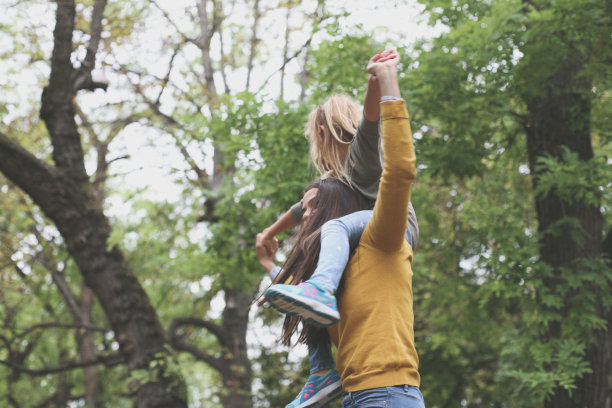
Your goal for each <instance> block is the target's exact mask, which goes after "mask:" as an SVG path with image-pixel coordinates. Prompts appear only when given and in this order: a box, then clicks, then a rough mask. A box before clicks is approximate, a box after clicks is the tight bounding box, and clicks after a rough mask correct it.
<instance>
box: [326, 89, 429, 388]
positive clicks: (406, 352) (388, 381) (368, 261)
mask: <svg viewBox="0 0 612 408" xmlns="http://www.w3.org/2000/svg"><path fill="white" fill-rule="evenodd" d="M381 117H382V138H383V152H384V158H385V161H384V168H383V173H382V176H381V181H380V190H379V194H378V199H377V200H376V204H375V206H374V215H373V217H372V219H371V220H370V222H369V223H368V225H367V226H366V229H365V231H364V232H363V235H362V236H361V241H360V242H359V246H358V247H357V250H356V252H355V253H354V255H353V256H352V257H351V259H350V261H349V264H348V266H347V268H346V270H345V272H344V283H343V285H342V286H341V288H340V290H339V292H338V308H339V311H340V321H339V323H338V324H337V325H336V326H334V327H332V328H330V329H329V331H330V335H331V337H332V340H333V341H334V342H335V343H336V345H337V347H338V354H337V358H336V367H337V369H338V372H339V373H340V376H341V378H342V385H343V388H344V390H345V391H358V390H364V389H369V388H378V387H385V386H393V385H400V384H408V385H414V386H419V384H420V376H419V372H418V364H419V358H418V355H417V352H416V349H415V346H414V313H413V308H412V299H413V298H412V266H411V265H412V260H413V256H414V255H413V252H412V248H411V247H410V245H409V244H408V243H407V242H406V239H405V238H404V233H405V231H406V227H407V222H408V221H407V220H408V203H409V201H410V187H411V184H412V182H413V181H414V180H415V178H416V167H415V162H416V156H415V153H414V146H413V144H412V133H411V131H410V123H409V118H408V112H407V110H406V105H405V102H404V101H403V100H395V101H386V102H382V103H381Z"/></svg>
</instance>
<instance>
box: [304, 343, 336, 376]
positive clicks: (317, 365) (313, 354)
mask: <svg viewBox="0 0 612 408" xmlns="http://www.w3.org/2000/svg"><path fill="white" fill-rule="evenodd" d="M308 362H309V363H310V374H314V373H316V372H319V371H321V370H327V369H331V368H335V367H336V362H335V361H334V356H333V355H332V351H331V343H330V342H329V341H328V342H326V343H319V344H317V345H314V346H309V347H308Z"/></svg>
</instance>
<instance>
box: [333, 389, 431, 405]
mask: <svg viewBox="0 0 612 408" xmlns="http://www.w3.org/2000/svg"><path fill="white" fill-rule="evenodd" d="M379 407H380V408H425V400H424V399H423V394H421V390H419V388H418V387H414V386H411V385H396V386H393V387H381V388H371V389H368V390H361V391H354V392H349V393H347V394H345V396H344V399H343V400H342V408H379Z"/></svg>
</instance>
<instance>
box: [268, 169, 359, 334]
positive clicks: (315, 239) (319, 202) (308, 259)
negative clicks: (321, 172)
mask: <svg viewBox="0 0 612 408" xmlns="http://www.w3.org/2000/svg"><path fill="white" fill-rule="evenodd" d="M313 188H316V189H318V192H317V195H316V196H315V197H314V198H313V200H312V201H311V204H312V209H313V213H312V215H311V216H310V217H309V218H308V220H307V222H303V223H302V226H301V228H300V229H299V231H298V232H297V236H296V238H295V244H294V245H293V248H291V250H290V252H289V255H288V256H287V260H286V261H285V263H284V265H283V276H282V277H281V278H280V281H285V280H286V279H288V278H289V277H291V284H293V285H297V284H299V283H300V282H303V281H305V280H307V279H308V278H310V276H311V275H312V273H313V272H314V270H315V268H316V266H317V262H318V260H319V251H320V249H321V228H322V227H323V224H325V222H327V221H329V220H332V219H334V218H339V217H342V216H344V215H347V214H350V213H353V212H355V211H359V210H366V209H368V208H369V205H368V202H367V201H366V199H365V198H364V197H363V196H362V195H361V194H360V193H358V192H356V191H354V190H352V189H351V188H349V187H348V186H347V185H346V184H344V183H343V182H341V181H340V180H338V179H335V178H326V179H321V180H317V181H315V182H314V183H312V184H311V185H309V186H308V187H307V188H306V190H305V191H304V192H307V191H309V190H311V189H313ZM299 321H300V319H299V317H297V316H286V317H285V321H284V323H283V333H282V337H281V341H282V343H283V344H285V345H289V344H290V343H291V337H292V336H293V334H294V333H295V332H296V331H297V327H298V323H299ZM324 333H325V330H324V329H318V328H315V327H312V326H310V325H308V324H304V326H303V329H302V331H301V332H300V336H299V338H298V342H306V343H308V344H315V343H318V342H320V341H321V339H322V338H323V334H324Z"/></svg>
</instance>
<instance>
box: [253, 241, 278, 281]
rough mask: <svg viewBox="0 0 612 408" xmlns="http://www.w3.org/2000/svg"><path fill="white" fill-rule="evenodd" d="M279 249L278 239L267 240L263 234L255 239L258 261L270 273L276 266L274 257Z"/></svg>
mask: <svg viewBox="0 0 612 408" xmlns="http://www.w3.org/2000/svg"><path fill="white" fill-rule="evenodd" d="M277 249H278V239H276V238H272V239H270V238H265V236H264V235H263V234H257V237H256V238H255V254H256V255H257V260H258V261H259V263H260V264H261V266H263V267H264V269H266V270H267V271H268V272H270V269H272V268H273V267H274V266H275V264H274V255H275V254H276V250H277Z"/></svg>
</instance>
